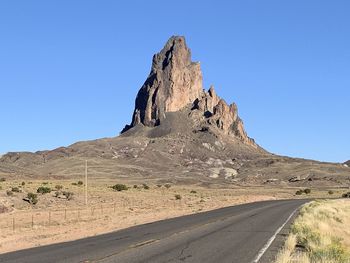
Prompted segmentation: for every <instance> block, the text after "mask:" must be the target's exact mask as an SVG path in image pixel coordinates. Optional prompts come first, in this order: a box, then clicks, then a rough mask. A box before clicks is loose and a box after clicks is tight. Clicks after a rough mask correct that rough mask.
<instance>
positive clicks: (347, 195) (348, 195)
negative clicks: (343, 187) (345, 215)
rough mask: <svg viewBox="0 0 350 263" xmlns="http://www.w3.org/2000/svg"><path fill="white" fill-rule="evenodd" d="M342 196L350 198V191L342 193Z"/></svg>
mask: <svg viewBox="0 0 350 263" xmlns="http://www.w3.org/2000/svg"><path fill="white" fill-rule="evenodd" d="M341 197H343V198H350V192H347V193H344V194H342V196H341Z"/></svg>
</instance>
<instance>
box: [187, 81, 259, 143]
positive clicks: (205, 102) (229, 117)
mask: <svg viewBox="0 0 350 263" xmlns="http://www.w3.org/2000/svg"><path fill="white" fill-rule="evenodd" d="M192 109H193V110H199V111H200V114H201V115H202V116H203V117H202V120H201V121H200V125H202V126H205V125H206V124H209V125H210V126H215V127H216V128H218V129H219V130H221V131H222V132H223V133H224V134H227V135H232V136H234V137H236V138H238V139H240V140H241V141H242V142H244V143H246V144H249V145H251V146H254V147H257V145H256V144H255V142H254V140H253V139H251V138H249V137H248V135H247V133H246V132H245V130H244V126H243V122H242V120H241V119H240V118H239V117H238V109H237V105H236V104H235V103H232V104H231V105H228V104H227V103H226V102H225V101H224V100H223V99H221V98H220V97H219V96H217V95H216V92H215V90H214V87H213V86H211V87H210V89H209V90H208V92H204V93H203V96H202V97H201V98H200V99H197V100H196V101H195V102H194V106H193V108H192Z"/></svg>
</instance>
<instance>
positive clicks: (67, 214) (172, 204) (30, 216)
mask: <svg viewBox="0 0 350 263" xmlns="http://www.w3.org/2000/svg"><path fill="white" fill-rule="evenodd" d="M183 205H185V202H184V201H183V200H166V199H164V200H162V202H147V201H144V200H120V201H118V202H113V203H103V204H98V205H89V206H82V207H75V208H68V207H67V208H62V209H50V210H45V211H42V210H41V211H40V210H36V209H32V210H27V211H16V212H13V213H10V214H7V215H6V216H4V217H1V218H0V229H1V230H12V231H19V230H24V229H37V228H40V227H43V226H45V227H48V226H58V225H64V224H71V223H75V222H87V221H93V220H98V219H101V218H104V217H106V216H107V215H118V216H119V215H124V214H125V215H126V214H128V213H130V212H133V211H135V210H137V211H140V210H141V211H142V210H151V209H152V210H154V209H164V210H166V209H170V208H181V207H183Z"/></svg>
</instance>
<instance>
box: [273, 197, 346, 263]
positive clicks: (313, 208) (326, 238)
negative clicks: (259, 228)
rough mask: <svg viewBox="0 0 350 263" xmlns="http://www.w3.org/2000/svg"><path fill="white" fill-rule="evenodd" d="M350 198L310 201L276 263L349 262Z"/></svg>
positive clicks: (293, 226) (293, 227)
mask: <svg viewBox="0 0 350 263" xmlns="http://www.w3.org/2000/svg"><path fill="white" fill-rule="evenodd" d="M349 226H350V200H347V199H338V200H322V201H321V200H317V201H313V202H311V203H308V204H306V205H304V206H303V208H302V209H301V210H300V214H299V216H298V217H297V219H296V220H295V222H294V223H293V225H292V227H291V233H290V235H289V236H288V238H287V240H286V242H285V246H284V248H283V249H282V250H281V251H280V252H279V253H278V255H277V259H276V263H292V262H293V263H294V262H300V263H316V262H317V263H348V262H350V227H349Z"/></svg>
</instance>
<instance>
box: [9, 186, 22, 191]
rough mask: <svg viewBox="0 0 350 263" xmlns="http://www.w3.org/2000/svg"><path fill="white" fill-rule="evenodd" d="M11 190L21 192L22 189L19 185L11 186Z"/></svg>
mask: <svg viewBox="0 0 350 263" xmlns="http://www.w3.org/2000/svg"><path fill="white" fill-rule="evenodd" d="M11 191H12V192H14V193H20V192H21V190H20V189H19V188H18V187H17V186H15V187H11Z"/></svg>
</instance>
